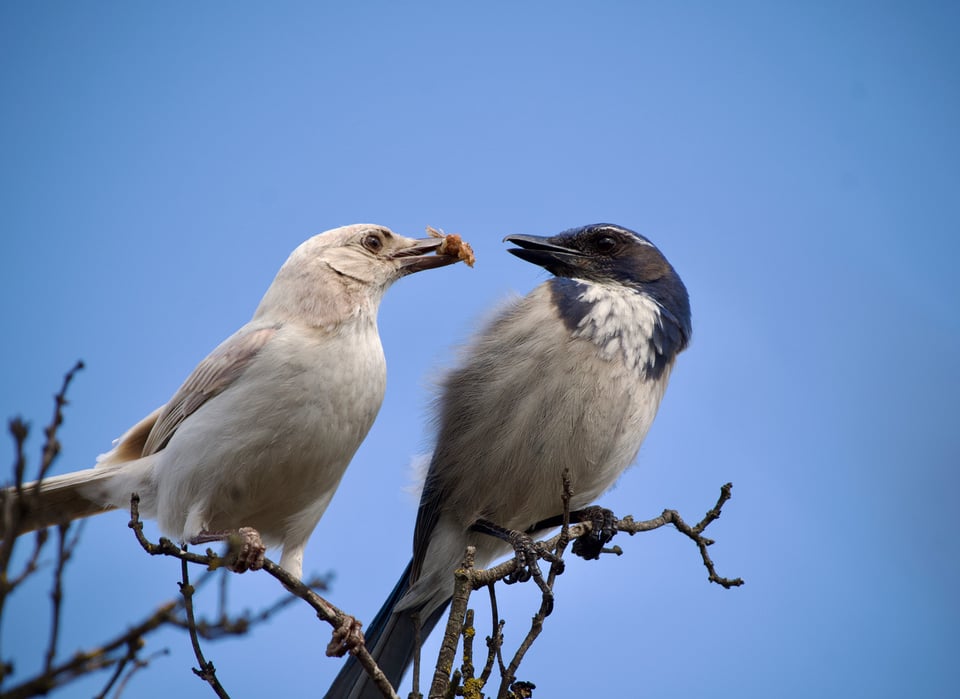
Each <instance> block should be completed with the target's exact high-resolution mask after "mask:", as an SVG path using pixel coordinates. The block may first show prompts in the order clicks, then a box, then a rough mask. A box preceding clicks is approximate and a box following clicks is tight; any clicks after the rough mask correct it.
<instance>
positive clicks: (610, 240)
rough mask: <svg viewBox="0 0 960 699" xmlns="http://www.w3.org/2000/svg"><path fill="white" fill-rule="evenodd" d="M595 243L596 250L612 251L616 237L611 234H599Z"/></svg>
mask: <svg viewBox="0 0 960 699" xmlns="http://www.w3.org/2000/svg"><path fill="white" fill-rule="evenodd" d="M595 245H596V248H597V252H604V253H607V252H613V249H614V248H615V247H617V239H616V238H614V237H613V236H612V235H605V236H601V237H600V238H597V242H596V243H595Z"/></svg>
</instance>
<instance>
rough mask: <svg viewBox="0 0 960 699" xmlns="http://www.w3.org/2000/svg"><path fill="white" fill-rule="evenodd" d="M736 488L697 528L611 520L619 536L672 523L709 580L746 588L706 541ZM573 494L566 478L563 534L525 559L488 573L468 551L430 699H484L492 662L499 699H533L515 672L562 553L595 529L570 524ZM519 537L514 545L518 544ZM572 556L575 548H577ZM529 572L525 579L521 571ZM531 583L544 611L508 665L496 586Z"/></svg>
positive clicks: (725, 489)
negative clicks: (484, 604) (478, 615)
mask: <svg viewBox="0 0 960 699" xmlns="http://www.w3.org/2000/svg"><path fill="white" fill-rule="evenodd" d="M732 489H733V485H732V484H730V483H727V484H725V485H723V486H722V487H721V488H720V496H719V498H718V499H717V502H716V504H715V505H714V506H713V507H712V508H711V509H710V510H708V511H707V513H706V514H705V515H704V516H703V518H702V519H701V520H700V521H699V522H698V523H697V524H695V525H693V526H691V525H689V524H687V523H686V522H685V521H684V519H683V518H682V517H681V516H680V514H679V513H678V512H677V511H676V510H664V511H663V512H662V513H661V514H660V516H658V517H654V518H652V519H647V520H643V521H636V520H634V519H633V517H631V516H628V517H624V518H612V527H613V530H614V531H615V532H625V533H627V534H630V535H631V536H632V535H634V534H637V533H640V532H647V531H653V530H655V529H659V528H661V527H665V526H667V525H670V524H672V525H673V526H674V527H675V528H676V529H677V531H679V532H681V533H682V534H684V535H685V536H687V537H688V538H689V539H691V540H692V541H693V542H694V543H695V544H696V546H697V549H698V551H699V553H700V557H701V560H702V561H703V565H704V567H705V568H706V569H707V573H708V575H707V579H708V580H709V581H710V582H712V583H715V584H718V585H720V586H722V587H724V588H726V589H730V588H733V587H739V586H740V585H743V579H742V578H726V577H723V576H720V575H719V574H718V573H717V572H716V566H715V564H714V562H713V560H712V559H711V557H710V554H709V552H708V547H710V546H711V545H712V544H713V543H714V541H713V540H712V539H709V538H707V537H705V536H704V534H703V533H704V531H705V530H706V529H707V527H708V526H709V525H710V524H712V523H713V522H715V521H716V520H717V519H718V518H719V517H720V513H721V510H722V508H723V506H724V504H725V503H726V502H727V501H728V500H729V499H730V497H731V494H732ZM571 495H572V491H571V488H570V480H569V477H567V476H566V475H565V476H564V480H563V493H562V503H563V516H562V521H561V525H560V531H559V532H558V533H557V534H556V535H554V536H552V537H550V538H548V539H545V540H542V541H537V542H526V543H525V548H524V551H523V556H516V557H513V558H510V559H508V560H506V561H504V562H503V563H501V564H499V565H497V566H494V567H491V568H487V569H485V570H482V569H477V568H475V567H474V550H473V548H472V547H469V548H468V549H467V551H466V553H465V555H464V560H463V564H462V566H461V567H460V568H458V569H457V571H456V572H455V573H454V588H453V597H452V599H451V603H450V611H449V614H448V615H447V625H446V629H445V631H444V636H443V640H442V642H441V646H440V652H439V655H438V658H437V664H436V668H435V672H434V675H433V680H432V682H431V686H430V694H429V697H430V699H443V698H445V697H452V696H455V695H460V696H465V697H471V698H472V699H481V697H483V696H485V695H484V694H483V692H482V689H483V688H484V686H485V685H486V684H487V683H488V681H489V678H490V676H491V674H492V669H493V665H494V663H495V662H496V663H498V666H499V671H500V685H499V687H498V690H497V697H498V699H525V698H526V697H531V696H532V694H533V690H534V689H535V687H536V686H535V685H534V684H532V683H530V682H527V681H521V680H517V671H518V670H519V667H520V664H521V662H522V661H523V658H524V656H525V655H526V653H527V652H528V651H529V650H530V648H531V646H532V645H533V643H534V641H536V639H537V637H538V636H539V635H540V633H541V631H542V630H543V626H544V622H545V621H546V618H547V617H548V616H550V613H551V612H552V610H553V606H554V603H555V599H554V586H555V584H556V580H557V577H558V576H559V575H561V574H562V573H563V571H564V567H565V562H564V553H565V551H566V548H567V545H568V544H569V543H570V542H571V541H583V540H584V539H585V538H586V537H589V536H590V535H591V534H592V533H593V530H594V526H595V524H594V522H592V521H590V520H587V521H582V522H578V523H575V524H571V523H570V522H571V512H570V498H571ZM521 539H522V538H521V537H516V539H515V540H517V541H520V540H521ZM573 550H574V552H576V551H577V547H576V546H574V548H573ZM599 553H604V554H614V555H622V553H623V550H622V549H621V548H620V547H619V546H613V547H609V548H603V549H600V550H599ZM541 562H546V563H549V569H548V571H547V574H546V576H544V574H543V571H541V569H540V563H541ZM524 567H526V568H528V569H529V570H528V571H527V573H526V574H524V575H519V573H522V572H523V571H521V568H524ZM518 580H519V581H526V580H533V581H534V582H535V584H536V585H537V586H538V587H539V588H540V590H541V599H540V606H539V609H537V611H536V613H535V614H534V615H533V618H532V620H531V623H530V627H529V630H528V631H527V633H526V634H525V636H524V638H523V639H522V640H521V642H520V644H519V645H518V647H517V649H516V651H515V652H514V655H513V657H512V658H511V660H510V662H509V663H507V664H505V663H504V661H503V656H502V646H503V621H502V620H500V619H499V618H498V612H497V604H496V592H495V585H496V583H498V582H500V581H504V582H508V583H509V582H516V581H518ZM483 587H486V588H488V589H489V591H490V599H491V612H492V616H493V619H492V628H493V631H492V633H491V636H489V637H488V638H487V646H488V654H487V660H486V663H485V665H484V668H483V670H482V672H481V674H480V676H479V677H477V676H476V675H475V668H474V661H473V639H474V636H475V634H476V629H475V627H474V619H473V611H472V610H471V609H470V608H469V598H470V595H471V594H472V593H473V592H474V591H476V590H479V589H481V588H483ZM461 638H462V639H463V661H462V664H461V666H460V667H459V668H454V660H455V658H456V653H457V648H458V646H459V642H460V639H461Z"/></svg>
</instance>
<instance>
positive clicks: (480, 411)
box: [326, 224, 691, 699]
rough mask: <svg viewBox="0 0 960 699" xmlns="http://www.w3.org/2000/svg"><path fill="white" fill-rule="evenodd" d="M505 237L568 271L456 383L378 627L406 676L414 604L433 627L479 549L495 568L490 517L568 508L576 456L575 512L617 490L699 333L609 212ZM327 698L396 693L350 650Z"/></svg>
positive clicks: (470, 352) (383, 655)
mask: <svg viewBox="0 0 960 699" xmlns="http://www.w3.org/2000/svg"><path fill="white" fill-rule="evenodd" d="M505 240H507V241H509V242H511V243H513V244H514V245H516V246H517V247H515V248H511V249H510V252H511V253H513V254H514V255H516V256H517V257H519V258H520V259H522V260H526V261H527V262H532V263H533V264H536V265H540V266H541V267H544V268H546V269H547V270H548V271H549V272H551V273H552V274H554V275H555V277H554V278H553V279H550V280H549V281H546V282H544V283H543V284H541V285H540V286H538V287H537V288H535V289H534V290H533V291H532V292H531V293H530V294H529V295H527V296H526V297H525V298H522V299H519V300H516V301H515V302H513V303H511V304H509V305H508V306H507V307H506V308H504V309H503V310H502V311H501V312H500V313H499V314H498V316H497V317H496V318H495V319H494V320H493V321H492V322H491V323H490V324H489V325H487V326H486V328H484V329H483V330H482V331H481V332H480V333H479V334H478V335H477V336H476V337H475V338H474V339H473V341H472V342H471V343H470V344H469V345H468V347H467V348H466V351H465V353H464V356H463V358H462V361H461V362H460V365H459V367H457V368H456V369H454V370H453V371H451V372H450V373H449V374H448V375H447V376H446V378H445V379H444V381H443V382H442V384H441V391H440V395H439V400H438V403H437V412H438V415H437V423H438V433H437V441H436V447H435V450H434V452H433V456H432V460H431V462H430V467H429V470H428V472H427V475H426V480H425V483H424V488H423V493H422V496H421V499H420V509H419V512H418V513H417V523H416V530H415V532H414V537H413V559H412V560H411V561H410V563H409V565H408V566H407V568H406V570H404V572H403V575H401V576H400V580H399V582H398V583H397V585H396V587H395V588H394V589H393V592H392V593H391V594H390V596H389V597H388V598H387V600H386V602H385V603H384V605H383V607H382V608H381V609H380V611H379V612H378V613H377V616H376V618H375V619H374V621H373V622H372V623H371V624H370V625H369V626H368V628H367V629H366V630H365V636H366V643H367V647H368V649H370V652H371V653H372V655H373V657H374V659H375V660H376V661H377V663H378V664H379V665H380V667H381V669H383V671H384V673H385V674H386V676H387V678H388V679H389V680H390V682H391V683H392V684H393V685H394V686H395V687H396V686H397V685H398V684H399V683H400V680H401V678H402V676H403V674H404V672H405V670H406V668H407V666H408V665H409V664H410V662H411V660H412V657H413V651H414V617H415V616H416V617H418V618H419V620H420V623H421V634H422V635H421V637H422V638H426V636H427V634H429V633H430V630H431V629H432V628H433V627H434V625H435V624H436V622H437V620H438V619H439V618H440V616H441V615H442V613H443V611H444V609H445V608H446V606H447V604H448V603H449V601H450V597H451V595H452V592H453V571H454V570H455V569H456V568H457V566H458V565H460V562H461V561H462V559H463V554H464V549H465V548H466V547H467V546H468V545H469V546H474V547H476V559H475V560H476V564H477V565H478V566H480V567H482V566H485V565H487V564H488V563H489V562H490V561H491V560H493V559H494V558H495V557H497V556H500V555H503V554H504V553H506V552H507V551H508V550H509V546H508V545H507V544H505V543H504V541H502V540H500V539H498V538H494V537H492V536H489V535H487V534H483V533H479V532H478V531H477V530H476V529H475V528H474V525H475V524H476V523H477V522H478V521H485V522H487V523H492V524H494V525H496V526H497V527H499V528H502V530H513V531H518V532H529V531H530V530H531V529H532V528H535V525H537V524H538V523H541V522H544V521H545V520H548V519H549V518H553V517H556V516H557V515H559V514H560V511H561V507H562V506H561V498H560V492H561V488H560V483H561V478H562V474H563V472H564V470H565V469H569V473H570V477H571V481H572V488H573V498H572V501H571V503H570V505H571V507H572V508H574V509H578V508H583V507H586V506H587V505H589V504H590V503H592V502H593V501H594V500H595V499H596V498H597V497H599V496H600V495H601V494H602V493H603V492H605V491H606V490H607V489H608V488H610V487H611V486H612V485H613V484H614V482H615V481H616V480H617V478H618V477H619V476H620V474H621V473H623V471H624V469H626V468H627V466H629V465H630V463H631V462H633V460H634V458H635V457H636V456H637V452H638V451H639V449H640V444H641V443H642V442H643V439H644V437H645V436H646V434H647V430H649V429H650V425H651V423H652V422H653V419H654V416H655V415H656V413H657V408H658V406H659V404H660V399H661V398H662V397H663V393H664V391H665V390H666V388H667V380H668V379H669V377H670V371H671V369H672V368H673V363H674V360H675V359H676V357H677V354H679V353H680V352H681V351H682V350H683V349H684V348H685V347H686V346H687V343H688V342H689V341H690V334H691V323H690V303H689V300H688V297H687V290H686V288H685V287H684V285H683V282H682V281H681V280H680V277H679V276H677V273H676V272H675V271H674V269H673V267H672V266H671V265H670V263H669V262H667V260H666V258H664V256H663V255H662V254H661V252H660V251H659V250H658V249H657V248H656V247H655V246H654V245H653V243H651V242H650V241H649V240H647V239H646V238H645V237H643V236H642V235H639V234H638V233H634V232H633V231H630V230H628V229H626V228H623V227H621V226H616V225H611V224H595V225H590V226H584V227H582V228H574V229H571V230H568V231H564V232H563V233H560V234H559V235H555V236H553V237H538V236H526V235H511V236H507V238H506V239H505ZM326 696H327V697H328V699H340V698H341V697H344V698H346V697H360V696H362V697H376V696H380V695H379V692H378V691H377V690H376V688H375V687H374V685H373V684H372V683H371V682H369V681H368V679H367V677H366V675H364V674H363V671H362V669H361V668H360V667H359V664H358V663H356V661H355V659H354V658H350V659H349V660H348V661H347V664H346V665H345V666H344V668H343V669H342V670H341V672H340V674H339V675H338V676H337V678H336V680H335V681H334V683H333V685H332V686H331V688H330V689H329V690H328V692H327V695H326Z"/></svg>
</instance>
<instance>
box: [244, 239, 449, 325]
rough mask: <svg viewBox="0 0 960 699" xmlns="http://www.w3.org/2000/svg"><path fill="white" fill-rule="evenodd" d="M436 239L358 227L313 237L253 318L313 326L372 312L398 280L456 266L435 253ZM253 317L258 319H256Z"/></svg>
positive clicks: (294, 256)
mask: <svg viewBox="0 0 960 699" xmlns="http://www.w3.org/2000/svg"><path fill="white" fill-rule="evenodd" d="M441 243H442V239H440V238H422V239H415V238H407V237H406V236H402V235H398V234H396V233H394V232H393V231H391V230H390V229H389V228H386V227H384V226H377V225H373V224H367V223H360V224H354V225H350V226H343V227H341V228H334V229H332V230H329V231H326V232H324V233H320V234H319V235H315V236H313V237H312V238H310V239H309V240H307V241H305V242H303V243H301V244H300V246H299V247H297V249H296V250H294V251H293V252H292V253H291V254H290V257H289V258H287V261H286V262H285V263H284V264H283V266H282V267H281V268H280V271H279V272H278V273H277V276H276V278H275V279H274V281H273V284H271V285H270V288H269V289H268V290H267V293H266V295H265V296H264V297H263V300H262V301H261V302H260V307H259V308H258V309H257V316H263V315H265V314H269V315H271V316H276V317H277V318H280V319H282V318H284V317H298V318H304V317H305V318H307V319H312V320H311V321H309V322H313V323H314V324H317V325H324V326H329V325H331V324H335V322H334V320H332V319H335V318H346V317H348V316H350V315H353V311H352V310H351V309H361V310H362V311H366V312H372V313H373V315H375V314H376V308H377V306H378V305H379V303H380V299H381V298H382V296H383V293H384V291H386V289H387V288H388V287H389V286H390V285H391V284H392V283H393V282H395V281H396V280H397V279H399V278H401V277H404V276H407V275H408V274H413V273H415V272H420V271H423V270H428V269H435V268H437V267H444V266H446V265H449V264H453V263H454V262H457V260H458V258H457V257H456V256H451V255H439V254H436V255H435V254H433V253H434V252H436V251H437V249H438V248H439V247H440V245H441ZM255 317H256V316H255Z"/></svg>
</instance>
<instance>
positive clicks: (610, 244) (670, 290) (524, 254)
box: [504, 223, 691, 338]
mask: <svg viewBox="0 0 960 699" xmlns="http://www.w3.org/2000/svg"><path fill="white" fill-rule="evenodd" d="M504 240H505V241H506V242H510V243H513V244H514V245H516V246H517V247H514V248H509V252H511V253H513V254H514V255H516V256H517V257H519V258H520V259H521V260H525V261H527V262H532V263H533V264H535V265H539V266H541V267H543V268H544V269H546V270H547V271H548V272H550V273H551V274H554V275H555V276H558V277H567V278H570V279H575V280H582V281H586V282H594V283H600V284H619V285H623V286H627V287H631V288H633V289H635V290H636V291H638V292H640V293H643V294H645V295H647V296H649V297H650V298H652V299H653V300H654V301H656V303H657V304H658V305H659V306H660V307H661V308H662V309H663V310H665V311H666V312H667V313H669V314H670V315H672V316H673V318H674V319H675V322H676V323H677V325H678V326H679V327H680V328H681V330H682V331H683V333H684V335H685V337H686V338H689V337H690V333H691V321H690V299H689V297H688V295H687V289H686V287H685V286H684V284H683V282H682V281H681V280H680V277H679V275H678V274H677V273H676V271H675V270H674V269H673V266H672V265H671V264H670V263H669V262H667V258H665V257H664V256H663V253H661V252H660V250H658V249H657V247H656V246H655V245H654V244H653V243H651V242H650V241H649V240H648V239H647V238H645V237H644V236H642V235H640V234H639V233H635V232H634V231H631V230H630V229H628V228H624V227H622V226H617V225H614V224H611V223H594V224H591V225H588V226H581V227H579V228H571V229H570V230H566V231H564V232H562V233H559V234H557V235H554V236H549V237H544V236H536V235H508V236H507V237H506V238H504Z"/></svg>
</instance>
